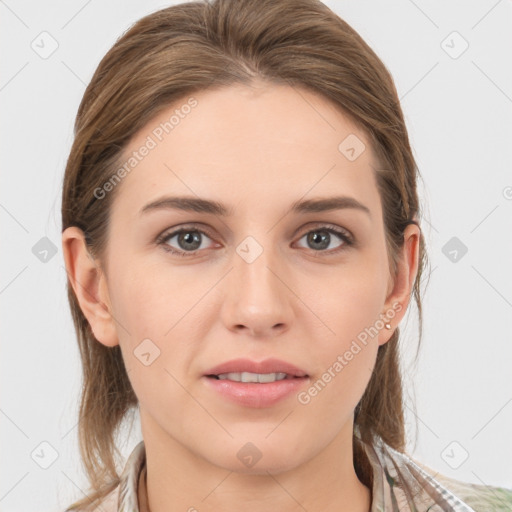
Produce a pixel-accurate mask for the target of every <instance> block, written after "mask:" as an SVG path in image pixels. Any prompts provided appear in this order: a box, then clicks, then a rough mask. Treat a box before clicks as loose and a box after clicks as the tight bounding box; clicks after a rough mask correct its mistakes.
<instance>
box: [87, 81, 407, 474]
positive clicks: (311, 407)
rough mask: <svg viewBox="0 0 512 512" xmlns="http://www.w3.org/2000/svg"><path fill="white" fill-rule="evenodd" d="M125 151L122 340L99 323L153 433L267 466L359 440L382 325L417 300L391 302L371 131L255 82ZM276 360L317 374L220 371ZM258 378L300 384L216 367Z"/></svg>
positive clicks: (181, 109)
mask: <svg viewBox="0 0 512 512" xmlns="http://www.w3.org/2000/svg"><path fill="white" fill-rule="evenodd" d="M186 105H188V107H187V106H186ZM173 115H174V117H172V116H173ZM166 123H167V124H166ZM144 147H145V148H146V149H142V148H144ZM134 152H135V153H134ZM124 156H125V160H123V163H124V162H127V166H126V167H125V171H126V169H129V171H128V172H124V173H122V172H121V173H119V174H118V176H119V177H121V178H122V180H121V182H120V183H118V184H116V185H112V186H111V187H109V186H108V185H107V186H106V187H104V188H103V190H106V192H105V193H111V192H109V190H110V188H117V190H116V197H115V201H114V202H113V205H112V211H111V223H110V225H109V245H108V251H107V254H106V260H105V271H106V272H105V275H106V280H105V281H103V282H102V289H104V290H105V297H107V299H106V303H107V304H108V308H109V311H110V312H111V314H112V319H111V327H112V329H111V330H110V331H109V329H108V328H105V325H104V324H103V325H102V326H100V325H99V322H100V320H95V319H92V320H91V325H92V327H93V330H94V332H95V334H96V337H97V338H98V339H99V340H100V341H101V342H102V343H104V344H106V345H116V344H117V343H119V344H120V346H121V349H122V354H123V358H124V361H125V365H126V368H127V371H128V375H129V378H130V381H131V383H132V385H133V388H134V390H135V393H136V395H137V397H138V399H139V403H140V414H141V421H142V428H143V434H144V436H145V439H147V438H149V437H151V438H152V439H159V442H161V443H165V444H166V445H167V446H174V445H176V446H177V445H181V447H184V448H185V449H187V450H189V451H190V452H192V453H193V454H194V455H196V456H198V457H201V458H202V459H204V460H206V461H209V462H211V463H213V464H215V465H217V466H221V467H223V468H227V469H230V470H235V471H248V472H249V471H252V472H263V471H267V470H268V471H283V470H286V469H289V468H293V467H296V466H298V465H300V464H301V463H303V462H305V461H307V460H310V459H312V458H313V457H314V456H316V455H319V454H320V453H321V452H322V451H323V450H324V449H326V448H327V447H328V446H329V444H330V443H332V442H334V441H335V439H337V438H340V436H343V435H344V436H351V435H352V428H353V423H352V422H353V411H354V408H355V406H356V404H357V403H358V401H359V400H360V398H361V396H362V395H363V392H364V390H365V388H366V386H367V383H368V381H369V379H370V376H371V373H372V370H373V367H374V363H375V358H376V354H377V349H378V347H379V344H383V343H385V342H386V341H387V340H388V339H389V337H390V336H391V334H392V330H387V329H385V328H383V322H382V321H381V319H382V316H383V315H385V314H388V318H390V319H391V318H393V317H394V319H392V320H391V324H392V325H393V328H394V327H396V324H397V322H398V319H399V318H401V317H402V315H403V313H404V312H405V306H406V304H404V303H402V304H401V305H400V304H398V305H397V302H396V300H393V297H392V296H391V292H392V289H393V286H392V285H393V281H392V280H391V279H390V273H389V260H388V257H387V253H386V245H385V231H384V225H383V218H382V212H381V202H380V197H379V193H378V190H377V186H376V181H375V179H374V171H373V169H372V166H374V167H377V166H378V163H377V162H376V160H375V157H374V155H373V153H372V150H371V148H370V142H369V140H368V139H367V137H366V136H365V134H364V133H363V132H361V130H359V129H358V128H356V126H354V125H353V124H352V123H351V122H350V121H349V120H348V119H347V118H346V117H345V116H343V115H342V113H340V111H338V110H336V109H335V108H334V107H333V106H332V105H331V104H330V103H329V102H328V101H327V100H325V99H323V98H322V97H320V96H317V95H315V94H314V93H312V92H308V91H306V90H304V89H297V88H291V87H288V86H276V85H268V84H267V85H265V84H263V83H257V84H256V85H254V86H253V87H247V86H240V85H237V86H230V87H228V88H223V89H218V90H211V91H202V92H200V93H197V94H194V95H193V97H192V98H185V99H184V100H183V101H182V102H180V103H178V104H175V105H173V106H172V108H169V109H168V110H166V111H165V112H163V113H162V114H161V115H159V116H158V117H157V118H155V119H154V120H152V121H151V122H150V123H148V125H147V126H146V127H145V128H144V129H142V130H141V131H140V132H139V133H138V134H137V135H136V136H135V137H134V138H133V139H132V141H131V142H130V145H129V147H128V148H127V150H126V152H125V155H124ZM130 157H132V160H129V159H130ZM99 194H100V193H99V192H98V195H99ZM341 196H344V197H345V198H346V199H345V200H340V199H339V198H341ZM170 198H174V199H173V200H172V201H171V199H170ZM176 198H182V201H181V203H178V201H177V200H176ZM183 198H187V200H188V201H187V202H185V201H184V200H183ZM334 198H337V199H336V200H334ZM329 199H332V202H331V201H328V200H329ZM200 201H201V202H200ZM213 202H215V208H214V206H212V205H213ZM317 202H318V203H317ZM301 204H302V206H300V207H297V208H296V209H294V206H297V205H301ZM179 205H181V206H179ZM219 205H222V210H223V211H222V212H221V211H220V208H219ZM315 205H316V206H315ZM328 205H331V206H332V208H327V207H326V206H328ZM178 206H179V207H178ZM187 206H188V207H187ZM356 206H357V207H356ZM180 229H183V230H184V232H183V233H182V234H181V235H180V234H179V233H178V234H176V231H177V230H180ZM331 230H332V231H331ZM335 231H338V232H339V233H340V234H336V232H335ZM174 251H175V252H174ZM402 308H403V310H402V312H401V313H399V312H398V311H399V310H400V309H402ZM109 332H110V333H111V334H108V333H109ZM270 358H272V359H277V360H280V361H281V362H284V363H288V364H289V365H293V366H294V367H296V368H297V369H299V370H301V371H302V373H303V374H304V375H306V376H303V377H302V378H299V377H297V376H295V377H294V379H293V380H291V379H289V378H287V379H285V381H283V382H276V383H273V384H269V383H263V382H262V383H244V382H238V383H237V382H234V383H233V382H232V381H231V379H235V380H236V379H240V378H241V375H231V376H229V378H228V379H218V378H215V377H208V376H207V375H208V374H211V373H212V369H214V367H216V366H218V365H220V364H223V363H226V362H229V361H232V360H235V359H246V360H249V361H252V362H253V363H255V364H256V363H259V362H262V361H264V360H267V359H270ZM258 369H260V370H262V371H261V372H256V373H264V374H266V373H273V372H279V371H280V370H282V373H287V374H289V375H290V376H291V374H293V372H292V370H290V369H289V368H285V367H284V366H282V365H281V364H280V363H278V364H277V366H276V367H264V366H261V367H259V368H258V367H257V366H253V367H251V366H249V364H248V363H247V364H243V363H242V364H241V365H236V364H235V366H234V367H233V368H231V369H229V368H227V369H226V368H225V369H224V370H222V369H220V370H219V371H217V372H213V373H215V374H219V373H224V374H225V373H229V371H230V370H231V372H232V373H240V372H242V371H244V370H246V371H249V372H252V373H255V370H258ZM237 370H238V371H237ZM224 376H225V375H224ZM278 377H282V375H280V376H278ZM268 378H269V379H273V378H275V376H270V377H268ZM262 380H264V377H262ZM345 439H348V437H345ZM248 443H251V444H248ZM251 457H252V458H251ZM257 459H259V460H257ZM251 461H252V462H251ZM254 461H256V463H254ZM253 464H254V468H253V467H252V465H253Z"/></svg>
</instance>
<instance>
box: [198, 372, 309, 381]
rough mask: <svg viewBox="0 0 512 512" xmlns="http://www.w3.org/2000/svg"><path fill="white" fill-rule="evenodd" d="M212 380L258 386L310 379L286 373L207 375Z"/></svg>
mask: <svg viewBox="0 0 512 512" xmlns="http://www.w3.org/2000/svg"><path fill="white" fill-rule="evenodd" d="M206 377H209V378H210V379H216V380H230V381H232V382H245V383H258V384H267V383H269V382H276V381H280V380H288V379H303V378H305V377H308V375H304V376H301V377H300V376H297V375H291V374H289V373H284V372H273V373H252V372H229V373H220V374H218V375H215V374H210V375H206Z"/></svg>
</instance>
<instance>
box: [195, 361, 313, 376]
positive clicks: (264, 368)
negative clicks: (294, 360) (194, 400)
mask: <svg viewBox="0 0 512 512" xmlns="http://www.w3.org/2000/svg"><path fill="white" fill-rule="evenodd" d="M243 372H248V373H260V374H261V373H286V375H287V378H293V377H308V374H307V372H305V371H304V370H302V369H300V368H298V367H297V366H295V365H293V364H291V363H288V362H286V361H281V360H280V359H275V358H270V359H265V360H263V361H252V360H250V359H232V360H231V361H226V362H224V363H221V364H219V365H217V366H214V367H213V368H210V369H209V370H207V371H206V372H205V374H204V375H205V376H207V377H217V376H218V375H221V374H226V373H243Z"/></svg>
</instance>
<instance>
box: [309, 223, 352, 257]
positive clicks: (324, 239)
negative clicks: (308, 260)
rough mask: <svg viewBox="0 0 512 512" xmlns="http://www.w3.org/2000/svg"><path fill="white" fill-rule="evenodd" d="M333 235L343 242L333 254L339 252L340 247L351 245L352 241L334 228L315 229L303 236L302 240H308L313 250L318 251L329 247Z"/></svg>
mask: <svg viewBox="0 0 512 512" xmlns="http://www.w3.org/2000/svg"><path fill="white" fill-rule="evenodd" d="M331 235H335V236H336V237H338V238H339V239H340V240H341V241H342V243H341V244H340V245H338V247H335V248H334V249H335V250H334V251H333V252H337V251H336V249H338V248H339V247H343V246H348V245H351V240H350V238H349V236H348V235H346V234H345V233H342V232H341V231H338V230H336V229H333V228H319V229H313V230H312V231H308V232H307V233H306V234H305V235H303V236H302V237H301V240H302V238H306V241H307V243H308V244H310V246H312V247H313V250H315V251H318V250H322V249H326V248H328V247H329V244H330V242H331V241H332V238H331Z"/></svg>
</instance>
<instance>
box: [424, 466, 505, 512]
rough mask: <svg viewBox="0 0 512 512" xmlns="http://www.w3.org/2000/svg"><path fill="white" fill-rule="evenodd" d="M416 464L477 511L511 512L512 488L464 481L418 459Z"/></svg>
mask: <svg viewBox="0 0 512 512" xmlns="http://www.w3.org/2000/svg"><path fill="white" fill-rule="evenodd" d="M416 464H418V465H419V466H420V467H422V469H424V471H425V472H427V473H429V474H430V475H431V476H432V478H435V480H436V481H437V482H439V483H440V484H441V485H442V486H443V487H445V488H446V489H448V490H449V491H450V492H452V493H453V494H454V495H455V496H457V498H459V499H460V500H462V501H463V502H464V503H465V504H466V505H468V506H470V507H471V508H472V509H473V510H474V511H475V512H510V511H511V510H512V488H511V489H509V488H507V487H498V486H493V485H483V484H473V483H469V482H464V481H461V480H456V479H455V478H450V477H448V476H446V475H443V474H441V473H438V472H437V471H435V470H433V469H432V468H429V467H428V466H425V465H424V464H420V463H419V462H418V461H416Z"/></svg>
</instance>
